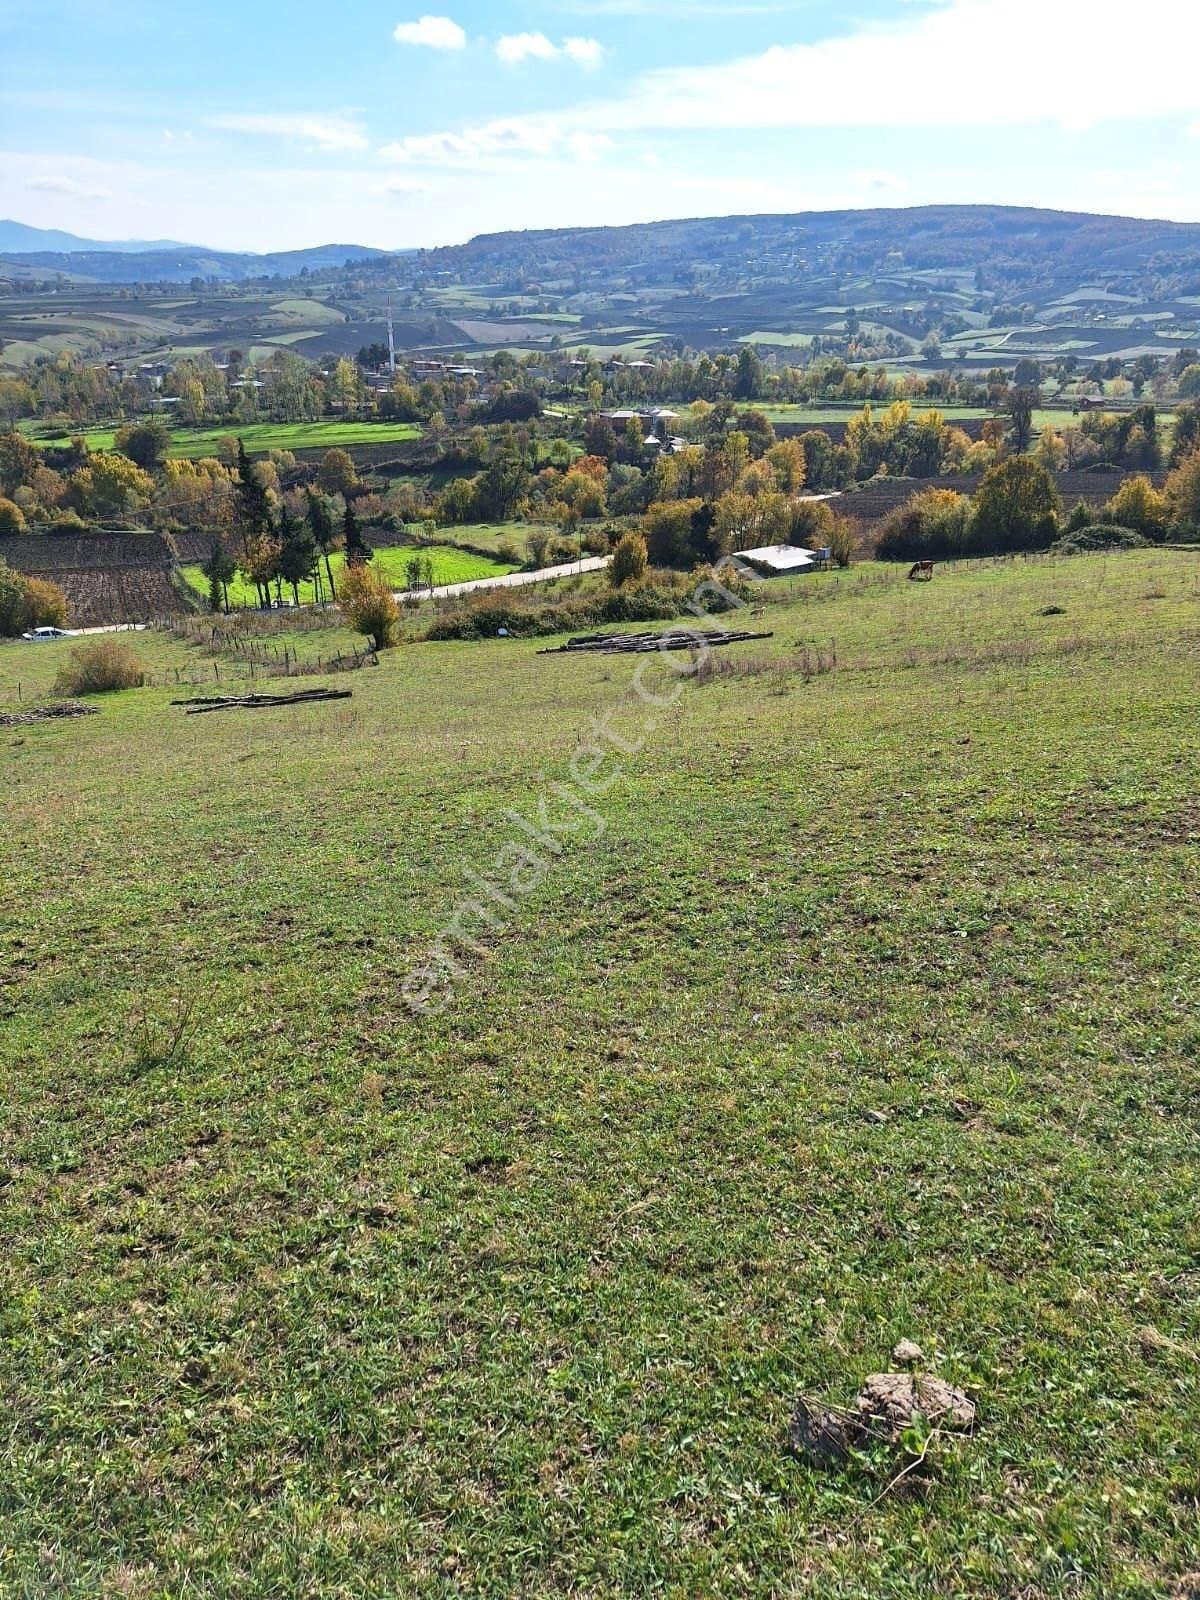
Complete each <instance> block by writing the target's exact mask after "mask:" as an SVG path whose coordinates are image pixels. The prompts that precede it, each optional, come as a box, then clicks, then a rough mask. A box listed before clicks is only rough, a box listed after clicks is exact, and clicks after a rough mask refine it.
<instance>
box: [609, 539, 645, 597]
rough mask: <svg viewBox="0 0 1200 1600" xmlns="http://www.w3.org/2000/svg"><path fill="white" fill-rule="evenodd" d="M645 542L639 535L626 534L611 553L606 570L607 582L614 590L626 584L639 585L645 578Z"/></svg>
mask: <svg viewBox="0 0 1200 1600" xmlns="http://www.w3.org/2000/svg"><path fill="white" fill-rule="evenodd" d="M647 560H648V557H647V555H646V541H645V539H643V538H642V536H641V534H640V533H627V534H626V535H625V537H624V538H623V539H622V540H621V542H620V543H619V544H618V545H617V548H616V550H615V551H614V552H613V558H612V565H611V566H610V567H609V569H608V576H609V581H610V583H611V584H612V586H613V588H614V589H621V588H624V586H625V585H626V584H627V583H641V581H642V579H643V578H644V577H645V576H646V562H647Z"/></svg>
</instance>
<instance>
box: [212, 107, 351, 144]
mask: <svg viewBox="0 0 1200 1600" xmlns="http://www.w3.org/2000/svg"><path fill="white" fill-rule="evenodd" d="M209 127H211V128H219V129H220V130H221V131H222V132H223V133H248V134H251V135H262V136H264V137H266V138H273V139H300V140H302V141H303V142H304V143H305V144H308V145H311V146H313V148H314V149H317V150H327V151H343V152H344V151H347V150H365V149H367V147H368V143H369V141H368V139H367V136H366V134H365V133H364V132H363V129H362V127H361V125H360V124H359V123H358V122H355V121H352V120H351V119H350V118H348V117H344V116H322V115H320V114H317V115H311V116H310V115H306V114H303V113H298V114H295V115H292V114H279V115H275V114H273V113H270V112H262V113H259V112H253V113H246V114H243V113H240V112H238V113H232V114H230V115H227V116H220V117H211V118H210V119H209Z"/></svg>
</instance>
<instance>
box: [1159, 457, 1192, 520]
mask: <svg viewBox="0 0 1200 1600" xmlns="http://www.w3.org/2000/svg"><path fill="white" fill-rule="evenodd" d="M1165 493H1166V499H1167V504H1168V505H1169V506H1170V508H1171V515H1172V516H1173V517H1174V518H1175V520H1176V521H1177V522H1181V523H1182V524H1183V525H1184V527H1185V528H1188V529H1190V530H1192V531H1196V530H1197V529H1200V450H1193V451H1192V453H1191V455H1190V456H1186V457H1185V458H1184V459H1183V460H1182V461H1181V462H1180V463H1179V465H1178V466H1177V467H1176V468H1175V470H1174V472H1172V473H1171V475H1170V477H1169V478H1168V479H1167V484H1166V490H1165Z"/></svg>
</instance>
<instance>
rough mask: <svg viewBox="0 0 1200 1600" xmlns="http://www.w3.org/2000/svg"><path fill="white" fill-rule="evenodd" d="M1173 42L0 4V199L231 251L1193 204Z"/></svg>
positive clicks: (828, 10)
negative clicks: (698, 220) (759, 217)
mask: <svg viewBox="0 0 1200 1600" xmlns="http://www.w3.org/2000/svg"><path fill="white" fill-rule="evenodd" d="M1198 62H1200V3H1198V0H1142V3H1141V4H1140V5H1138V6H1137V7H1136V8H1131V7H1129V6H1127V5H1125V6H1118V5H1117V4H1116V0H854V3H852V4H851V5H849V6H846V5H833V4H828V3H825V0H749V3H746V4H735V3H733V0H492V3H489V4H483V3H481V0H428V3H427V4H424V5H421V4H418V5H412V6H409V5H405V4H397V3H386V4H385V3H380V0H353V3H349V4H342V5H333V4H330V3H329V0H289V3H287V4H284V3H282V0H249V3H247V0H240V3H237V4H235V3H233V0H205V3H204V4H203V5H190V6H174V5H170V4H165V3H164V0H3V4H2V5H0V215H4V216H8V217H13V218H16V219H17V220H19V221H23V222H29V223H33V224H35V225H38V226H42V227H56V228H66V229H69V230H70V231H72V232H76V233H82V234H85V235H88V236H92V237H99V238H124V237H135V238H178V239H185V240H189V241H195V242H200V243H205V244H211V245H214V246H218V247H222V248H230V249H235V248H243V249H258V250H266V249H279V248H290V247H298V246H301V245H306V244H316V243H322V242H326V241H338V242H353V243H362V244H374V245H381V246H385V247H389V246H390V247H399V246H405V245H417V244H439V243H453V242H457V241H460V240H463V239H466V238H469V237H470V236H471V235H472V234H476V233H481V232H490V231H494V230H497V229H502V228H531V227H555V226H566V225H576V224H581V223H590V222H594V223H619V222H636V221H649V220H653V219H656V218H663V217H679V216H701V215H723V214H726V213H732V212H754V211H796V210H805V209H812V208H828V207H843V206H869V205H905V206H907V205H920V204H925V203H930V202H937V201H944V202H950V201H954V202H996V203H1008V204H1027V205H1047V206H1055V207H1060V208H1066V209H1079V210H1095V211H1119V212H1124V213H1127V214H1131V215H1143V216H1162V217H1177V218H1180V219H1185V220H1191V221H1200V66H1198V65H1197V63H1198Z"/></svg>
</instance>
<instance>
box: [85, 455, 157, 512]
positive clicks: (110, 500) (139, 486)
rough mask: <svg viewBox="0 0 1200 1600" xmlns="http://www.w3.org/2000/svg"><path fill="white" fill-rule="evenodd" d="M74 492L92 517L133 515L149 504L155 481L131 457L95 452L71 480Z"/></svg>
mask: <svg viewBox="0 0 1200 1600" xmlns="http://www.w3.org/2000/svg"><path fill="white" fill-rule="evenodd" d="M70 492H71V498H72V499H73V500H74V501H75V503H76V504H77V505H78V506H79V509H80V510H81V511H83V512H85V513H86V514H88V515H90V516H93V517H105V518H107V517H125V516H133V515H136V514H137V512H139V511H140V510H142V509H143V508H144V507H145V506H147V505H149V503H150V498H151V496H152V495H153V493H154V480H153V479H152V478H151V476H150V474H149V473H148V472H143V470H142V468H141V467H139V466H138V465H137V463H136V462H134V461H130V460H129V458H128V457H127V456H122V455H115V454H113V455H108V454H105V455H95V456H92V457H91V459H90V461H89V463H88V465H87V466H86V467H83V468H82V469H81V470H80V471H79V472H77V473H76V474H75V476H74V477H73V478H72V479H71V491H70Z"/></svg>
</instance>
